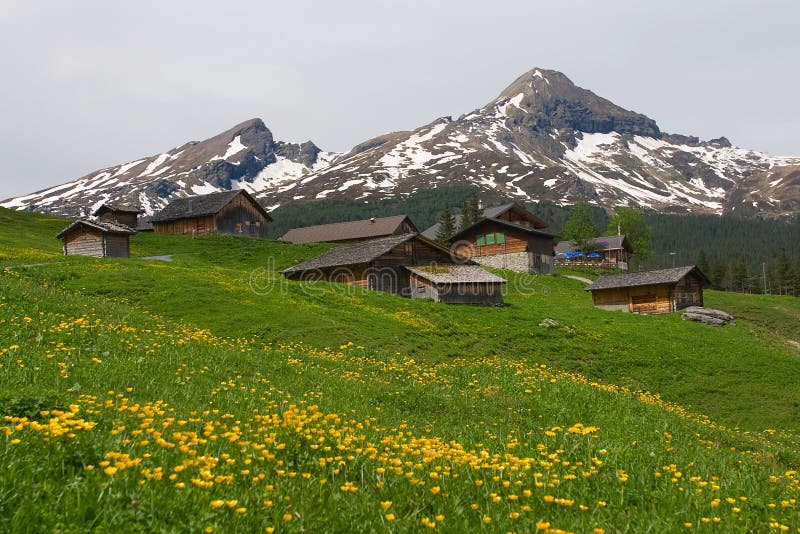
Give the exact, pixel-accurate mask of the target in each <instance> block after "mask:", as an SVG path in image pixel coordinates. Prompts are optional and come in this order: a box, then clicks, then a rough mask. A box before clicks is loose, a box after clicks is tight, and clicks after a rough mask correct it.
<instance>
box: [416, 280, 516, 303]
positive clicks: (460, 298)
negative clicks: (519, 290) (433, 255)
mask: <svg viewBox="0 0 800 534" xmlns="http://www.w3.org/2000/svg"><path fill="white" fill-rule="evenodd" d="M409 296H410V297H411V298H415V299H431V300H433V301H434V302H443V303H445V304H477V305H481V306H500V305H502V304H503V292H502V284H500V283H497V282H473V283H463V284H434V283H433V282H431V281H430V280H427V279H425V278H422V277H420V276H417V275H416V274H414V273H411V276H410V291H409Z"/></svg>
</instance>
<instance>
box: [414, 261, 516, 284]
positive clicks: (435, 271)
mask: <svg viewBox="0 0 800 534" xmlns="http://www.w3.org/2000/svg"><path fill="white" fill-rule="evenodd" d="M406 269H408V270H409V271H411V272H412V273H414V274H416V275H417V276H419V277H421V278H424V279H426V280H429V281H431V282H433V283H434V284H467V283H487V282H493V283H501V284H504V283H506V279H505V278H501V277H499V276H497V275H495V274H492V273H490V272H489V271H487V270H485V269H482V268H480V267H478V266H477V265H455V264H453V265H444V264H436V265H419V266H414V267H406Z"/></svg>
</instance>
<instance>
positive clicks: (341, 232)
mask: <svg viewBox="0 0 800 534" xmlns="http://www.w3.org/2000/svg"><path fill="white" fill-rule="evenodd" d="M416 231H417V228H416V226H414V223H413V222H411V219H409V218H408V216H407V215H394V216H392V217H379V218H377V219H376V218H372V219H367V220H361V221H345V222H338V223H333V224H318V225H316V226H306V227H303V228H293V229H291V230H289V231H288V232H286V233H285V234H283V236H282V237H281V238H280V241H287V242H289V243H295V244H299V243H325V242H332V243H357V242H359V241H367V240H370V239H376V238H379V237H388V236H391V235H402V234H408V233H412V232H416Z"/></svg>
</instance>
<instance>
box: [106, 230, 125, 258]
mask: <svg viewBox="0 0 800 534" xmlns="http://www.w3.org/2000/svg"><path fill="white" fill-rule="evenodd" d="M105 252H106V257H107V258H130V256H131V250H130V239H129V236H127V235H125V234H106V235H105Z"/></svg>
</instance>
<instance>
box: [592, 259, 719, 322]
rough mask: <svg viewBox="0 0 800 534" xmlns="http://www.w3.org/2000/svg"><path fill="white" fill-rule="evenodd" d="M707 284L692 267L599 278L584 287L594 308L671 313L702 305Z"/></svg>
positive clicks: (696, 269) (700, 273) (699, 272)
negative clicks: (704, 288)
mask: <svg viewBox="0 0 800 534" xmlns="http://www.w3.org/2000/svg"><path fill="white" fill-rule="evenodd" d="M709 284H710V282H709V280H708V278H707V277H706V275H704V274H703V273H702V272H701V271H700V269H698V268H697V267H695V266H694V265H689V266H686V267H674V268H672V269H661V270H658V271H644V272H638V273H627V274H615V275H609V276H601V277H600V278H598V279H597V280H596V281H595V282H594V283H593V284H591V285H590V286H589V287H587V288H586V290H587V291H591V292H592V300H594V305H595V306H597V307H598V308H601V309H604V310H619V311H625V312H631V313H672V312H674V311H676V310H680V309H683V308H687V307H689V306H702V305H703V286H707V285H709Z"/></svg>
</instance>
